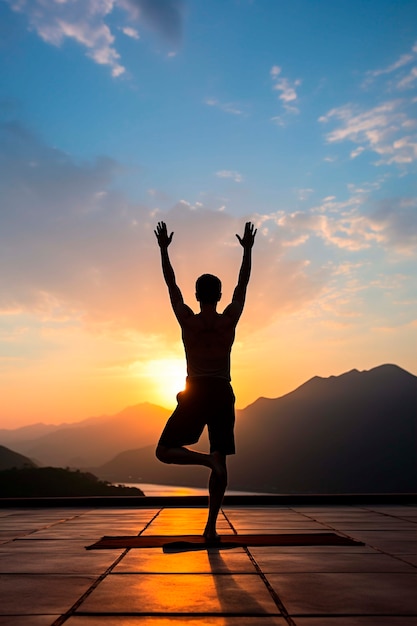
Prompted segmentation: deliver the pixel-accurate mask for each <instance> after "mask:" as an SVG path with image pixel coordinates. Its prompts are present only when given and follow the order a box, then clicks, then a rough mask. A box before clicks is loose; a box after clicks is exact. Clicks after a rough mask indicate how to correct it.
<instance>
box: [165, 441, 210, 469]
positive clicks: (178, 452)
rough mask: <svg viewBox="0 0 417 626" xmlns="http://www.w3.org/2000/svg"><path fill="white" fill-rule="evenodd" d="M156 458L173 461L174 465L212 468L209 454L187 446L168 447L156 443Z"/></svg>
mask: <svg viewBox="0 0 417 626" xmlns="http://www.w3.org/2000/svg"><path fill="white" fill-rule="evenodd" d="M155 454H156V457H157V459H159V461H162V463H174V464H175V465H203V466H204V467H209V468H211V469H213V461H212V459H211V456H212V455H211V454H204V453H203V452H195V451H194V450H189V449H188V448H184V447H178V448H169V447H168V446H163V445H161V444H158V446H157V448H156V451H155Z"/></svg>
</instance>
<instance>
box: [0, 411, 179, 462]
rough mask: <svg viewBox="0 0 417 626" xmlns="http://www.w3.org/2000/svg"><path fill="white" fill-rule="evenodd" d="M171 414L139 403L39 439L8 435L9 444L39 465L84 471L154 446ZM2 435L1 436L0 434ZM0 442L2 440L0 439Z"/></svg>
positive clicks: (38, 437)
mask: <svg viewBox="0 0 417 626" xmlns="http://www.w3.org/2000/svg"><path fill="white" fill-rule="evenodd" d="M169 414H170V411H168V410H167V409H164V408H162V407H159V406H155V405H153V404H148V403H144V404H138V405H136V406H132V407H128V408H126V409H124V410H123V411H120V412H119V413H117V414H116V415H111V416H101V417H93V418H89V419H87V420H83V421H82V422H78V423H76V424H71V425H69V424H65V425H64V426H63V427H61V428H59V427H58V428H54V430H53V431H52V432H48V433H46V434H42V435H41V436H35V437H28V438H27V439H25V438H22V432H21V429H17V431H15V432H17V437H16V438H13V434H12V433H13V431H8V432H7V439H8V442H9V443H8V445H10V446H12V447H13V448H15V449H16V450H19V452H21V453H22V454H25V455H28V456H30V457H31V458H33V459H36V461H37V462H38V463H39V464H42V465H54V466H61V467H78V468H87V467H91V466H94V465H100V464H101V463H104V462H105V461H108V460H109V459H110V458H112V457H113V456H114V455H116V454H118V453H119V452H120V451H122V450H126V449H128V448H132V446H137V447H142V446H146V445H149V444H151V443H154V442H155V441H156V440H157V439H158V437H159V434H160V432H161V431H162V428H163V426H164V425H165V422H166V420H167V418H168V416H169ZM0 434H1V433H0ZM0 441H2V442H3V441H4V440H2V439H1V438H0Z"/></svg>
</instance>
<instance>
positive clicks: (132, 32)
mask: <svg viewBox="0 0 417 626" xmlns="http://www.w3.org/2000/svg"><path fill="white" fill-rule="evenodd" d="M122 32H123V33H124V34H125V35H126V37H130V38H131V39H140V36H139V33H138V31H137V30H136V28H132V27H131V26H125V27H124V28H122Z"/></svg>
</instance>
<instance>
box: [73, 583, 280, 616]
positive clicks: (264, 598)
mask: <svg viewBox="0 0 417 626" xmlns="http://www.w3.org/2000/svg"><path fill="white" fill-rule="evenodd" d="M110 611H111V612H115V613H125V612H132V613H135V612H139V613H155V612H167V613H175V612H180V613H185V614H188V613H212V612H213V613H240V614H243V615H245V614H255V615H257V614H261V615H262V614H268V613H272V614H273V613H278V610H277V608H276V606H275V603H274V602H273V601H272V599H271V596H270V595H269V593H268V591H267V589H266V587H265V585H264V583H263V582H262V580H261V579H260V577H259V576H256V575H251V574H236V575H229V574H225V575H222V574H218V575H216V576H212V575H209V574H199V575H192V574H180V575H176V574H167V575H161V574H151V575H147V574H143V575H137V574H123V575H122V574H120V575H117V574H112V575H109V576H107V578H105V580H104V581H103V582H102V583H100V585H98V587H97V588H96V589H95V590H94V591H93V593H92V594H91V595H90V596H88V598H87V599H86V600H85V601H84V602H83V603H82V604H81V606H80V607H79V610H78V612H81V613H84V612H98V613H108V612H110Z"/></svg>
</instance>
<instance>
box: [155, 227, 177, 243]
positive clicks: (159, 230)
mask: <svg viewBox="0 0 417 626" xmlns="http://www.w3.org/2000/svg"><path fill="white" fill-rule="evenodd" d="M153 232H154V233H155V236H156V239H157V241H158V246H159V247H160V248H168V246H169V244H170V243H171V241H172V236H173V234H174V233H173V232H172V233H171V234H170V235H168V231H167V225H166V224H165V222H158V224H157V226H156V230H154V231H153Z"/></svg>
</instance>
